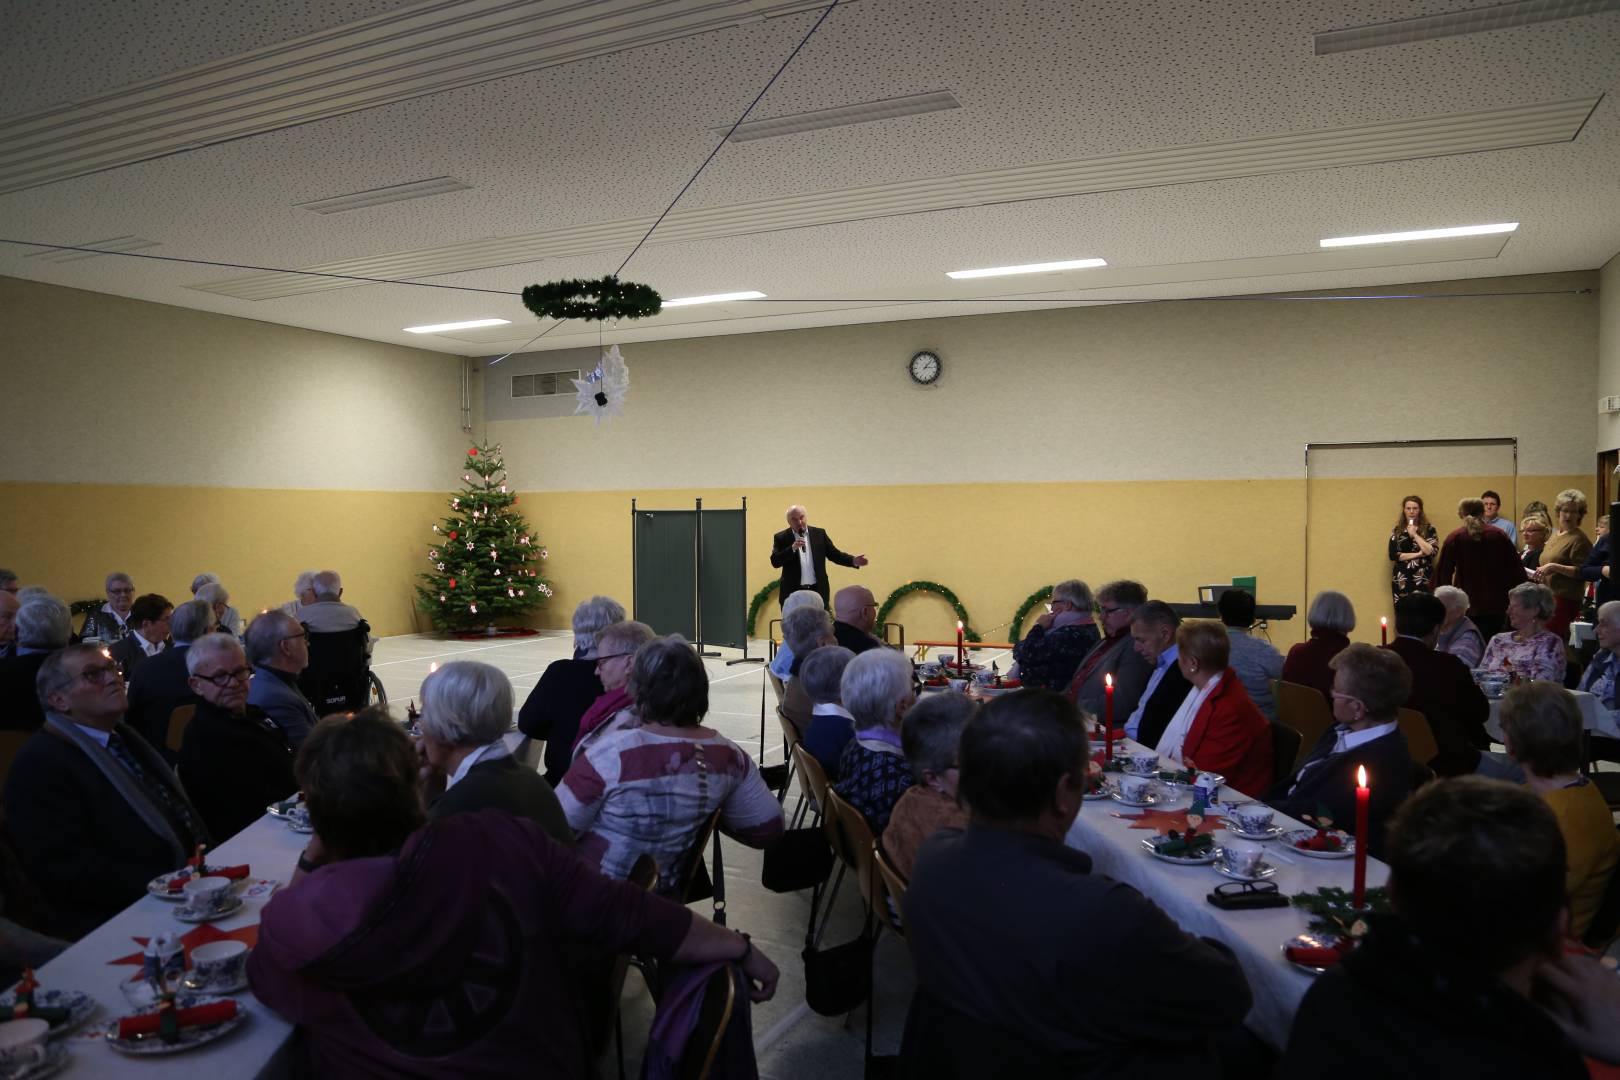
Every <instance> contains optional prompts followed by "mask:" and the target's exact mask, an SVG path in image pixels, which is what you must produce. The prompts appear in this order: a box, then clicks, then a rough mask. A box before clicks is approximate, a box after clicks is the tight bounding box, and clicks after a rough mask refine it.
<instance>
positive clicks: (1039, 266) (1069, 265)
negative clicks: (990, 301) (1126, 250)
mask: <svg viewBox="0 0 1620 1080" xmlns="http://www.w3.org/2000/svg"><path fill="white" fill-rule="evenodd" d="M1107 265H1108V263H1107V261H1105V260H1103V259H1069V260H1067V261H1065V262H1044V263H1024V264H1023V265H1021V266H986V267H981V268H980V269H978V270H947V271H946V272H945V276H946V277H948V278H955V279H956V280H958V281H962V280H964V279H968V278H987V277H1011V276H1012V275H1014V274H1052V273H1057V272H1058V271H1060V270H1090V269H1091V268H1092V267H1095V266H1107Z"/></svg>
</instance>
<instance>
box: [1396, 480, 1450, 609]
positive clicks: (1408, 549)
mask: <svg viewBox="0 0 1620 1080" xmlns="http://www.w3.org/2000/svg"><path fill="white" fill-rule="evenodd" d="M1439 551H1440V534H1439V533H1438V532H1436V531H1435V528H1434V526H1433V525H1431V524H1429V516H1428V515H1427V514H1425V513H1424V512H1423V500H1422V499H1421V498H1420V497H1418V496H1416V495H1408V496H1407V497H1406V498H1405V499H1403V500H1401V512H1400V515H1399V516H1398V517H1396V519H1395V527H1394V528H1393V529H1391V530H1390V533H1389V561H1390V562H1391V563H1392V564H1394V565H1393V568H1392V569H1393V573H1392V576H1391V579H1390V591H1391V592H1392V593H1393V594H1394V597H1395V599H1396V600H1399V599H1400V598H1401V597H1403V596H1410V595H1411V594H1412V593H1415V592H1428V591H1429V588H1430V585H1429V577H1430V575H1431V574H1432V573H1433V571H1434V557H1435V555H1436V554H1437V553H1438V552H1439Z"/></svg>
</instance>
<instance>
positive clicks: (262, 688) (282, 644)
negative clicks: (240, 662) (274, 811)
mask: <svg viewBox="0 0 1620 1080" xmlns="http://www.w3.org/2000/svg"><path fill="white" fill-rule="evenodd" d="M247 655H248V661H249V662H250V663H252V664H253V685H252V686H250V687H249V688H248V698H247V700H248V704H249V705H253V706H257V707H258V708H260V709H262V710H264V714H265V715H266V716H268V717H269V718H270V719H271V720H272V721H274V722H275V725H276V727H278V728H280V729H281V733H282V734H283V735H285V736H286V737H287V743H288V745H290V746H291V747H292V748H293V751H294V752H295V753H296V752H297V750H298V748H299V747H300V746H302V745H303V744H304V738H305V737H306V736H307V735H308V734H309V733H310V731H311V730H313V729H314V727H315V724H316V722H317V721H318V720H319V719H320V718H319V717H317V716H316V715H315V707H314V706H313V705H311V704H310V703H309V699H308V698H306V697H305V696H304V692H303V691H302V690H300V689H299V688H298V674H299V672H301V671H303V670H304V669H305V668H307V667H308V666H309V631H308V630H305V629H304V627H303V624H302V623H300V622H299V621H298V620H297V619H295V618H293V617H292V616H291V615H288V614H286V613H285V612H282V611H266V612H265V613H263V614H262V615H260V616H259V617H258V618H256V619H254V620H253V622H252V623H251V624H249V626H248V629H247Z"/></svg>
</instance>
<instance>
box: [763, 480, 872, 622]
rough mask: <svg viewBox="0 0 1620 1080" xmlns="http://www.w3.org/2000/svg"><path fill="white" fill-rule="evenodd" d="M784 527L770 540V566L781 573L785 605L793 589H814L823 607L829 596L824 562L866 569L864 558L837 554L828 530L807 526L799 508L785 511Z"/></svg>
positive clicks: (782, 595) (839, 552) (780, 598)
mask: <svg viewBox="0 0 1620 1080" xmlns="http://www.w3.org/2000/svg"><path fill="white" fill-rule="evenodd" d="M787 523H788V527H787V528H785V529H783V530H782V531H781V532H779V533H777V534H776V535H775V536H774V537H772V538H771V565H772V566H774V567H777V568H778V569H780V570H781V571H782V586H781V590H780V592H779V594H778V599H779V600H780V601H781V602H782V603H786V602H787V598H788V594H789V593H792V592H793V591H794V590H795V589H814V590H815V591H816V592H818V593H820V594H821V603H822V605H823V606H825V605H826V603H827V598H828V595H829V593H828V589H827V560H828V559H831V560H832V561H833V562H835V563H837V564H838V565H839V566H848V567H850V568H852V569H859V568H860V567H862V566H865V565H866V562H867V559H866V556H865V555H846V554H845V553H844V552H842V551H839V550H838V546H837V545H836V544H834V543H833V542H832V541H831V540H830V539H828V538H827V530H825V529H818V528H816V527H815V526H813V525H809V524H807V523H806V520H805V513H804V507H802V506H797V505H795V506H790V507H788V511H787Z"/></svg>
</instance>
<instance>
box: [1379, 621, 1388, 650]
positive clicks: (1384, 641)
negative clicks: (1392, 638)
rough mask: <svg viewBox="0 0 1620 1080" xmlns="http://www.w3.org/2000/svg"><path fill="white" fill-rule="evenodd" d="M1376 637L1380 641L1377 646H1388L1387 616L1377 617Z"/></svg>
mask: <svg viewBox="0 0 1620 1080" xmlns="http://www.w3.org/2000/svg"><path fill="white" fill-rule="evenodd" d="M1378 636H1379V638H1380V639H1381V640H1380V641H1379V642H1378V644H1380V645H1388V644H1389V616H1388V615H1380V616H1378Z"/></svg>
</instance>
